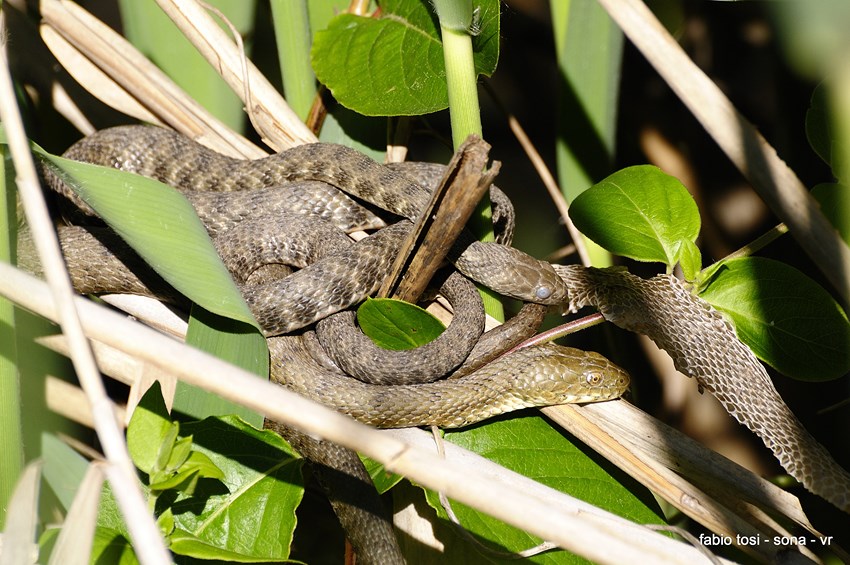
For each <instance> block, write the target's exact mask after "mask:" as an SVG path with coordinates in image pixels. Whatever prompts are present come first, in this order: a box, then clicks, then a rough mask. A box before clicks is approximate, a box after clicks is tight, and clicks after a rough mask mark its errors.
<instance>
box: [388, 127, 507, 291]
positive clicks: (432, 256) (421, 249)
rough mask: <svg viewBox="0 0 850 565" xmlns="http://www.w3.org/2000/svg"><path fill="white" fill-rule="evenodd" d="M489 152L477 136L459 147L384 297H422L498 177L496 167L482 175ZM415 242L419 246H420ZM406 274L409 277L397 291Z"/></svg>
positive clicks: (391, 274)
mask: <svg viewBox="0 0 850 565" xmlns="http://www.w3.org/2000/svg"><path fill="white" fill-rule="evenodd" d="M489 151H490V145H489V144H487V143H486V142H485V141H483V140H482V139H481V138H479V137H477V136H469V138H467V140H466V141H464V142H463V144H461V146H460V147H459V148H458V151H457V153H455V155H454V157H452V160H451V161H450V162H449V165H448V167H447V168H446V172H445V174H444V175H443V179H442V181H441V182H440V184H439V186H438V187H437V188H436V190H435V191H434V193H433V195H432V196H431V200H430V201H429V203H428V206H427V207H426V209H425V210H423V211H422V213H421V214H420V215H419V218H418V219H417V221H416V222H415V224H414V228H413V230H411V233H410V235H409V236H408V238H407V241H406V242H405V244H404V245H403V246H402V251H401V252H400V253H399V255H398V257H397V258H396V262H395V263H394V264H393V268H392V269H391V271H390V276H388V277H387V280H386V281H385V282H384V285H383V287H382V288H381V290H380V292H379V295H380V296H392V297H393V298H399V299H401V300H408V301H414V300H415V299H416V298H418V297H419V295H421V294H422V292H423V291H424V290H425V286H426V285H427V284H428V282H429V281H430V280H431V277H432V276H433V275H434V272H435V271H436V270H437V269H438V268H439V266H440V264H441V263H442V262H443V259H444V258H445V256H446V253H448V251H449V249H450V248H451V245H452V243H454V241H455V239H457V236H458V235H459V234H460V232H461V230H462V229H463V227H464V226H465V225H466V222H467V220H468V219H469V217H470V216H471V215H472V213H473V211H474V210H475V205H476V204H477V203H478V201H479V200H481V196H482V195H483V194H484V192H485V191H486V190H488V189H489V188H490V184H492V182H493V179H494V178H495V176H496V174H497V172H498V169H499V166H498V164H497V163H494V167H493V169H491V170H490V171H489V172H487V173H484V167H485V166H486V164H487V156H488V153H489ZM435 210H436V212H435ZM417 242H421V243H419V244H418V246H417ZM402 272H404V273H405V274H404V275H403V276H401V278H400V280H399V282H398V285H397V286H396V285H395V284H394V283H395V281H396V280H398V279H399V273H402ZM394 286H396V289H395V291H392V289H393V287H394Z"/></svg>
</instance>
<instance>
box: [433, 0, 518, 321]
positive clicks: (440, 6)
mask: <svg viewBox="0 0 850 565" xmlns="http://www.w3.org/2000/svg"><path fill="white" fill-rule="evenodd" d="M433 3H434V7H435V8H436V10H437V16H438V17H439V19H440V32H441V35H442V38H443V59H444V61H445V65H446V86H447V88H448V95H449V117H450V119H451V125H452V143H453V144H454V148H455V149H457V148H458V147H459V146H460V144H461V143H463V141H464V140H465V139H466V138H467V137H468V136H469V135H470V134H475V135H478V136H482V137H483V129H482V127H481V108H480V106H479V104H478V75H477V73H476V72H475V62H474V59H473V57H472V36H471V35H470V34H469V29H470V26H471V25H472V14H473V9H472V2H471V1H470V0H434V1H433ZM470 221H471V226H472V229H473V231H474V232H475V233H476V234H477V235H478V237H479V239H481V241H492V240H493V238H494V235H493V222H492V212H491V210H490V199H489V197H487V196H486V195H485V197H484V198H482V200H481V202H480V203H479V205H478V209H477V211H476V213H475V214H474V215H473V216H472V218H471V219H470ZM480 291H481V297H482V299H483V300H484V310H485V311H486V312H487V313H488V314H490V316H492V317H494V318H496V319H497V320H504V318H505V314H504V309H503V308H502V303H501V302H500V301H499V299H498V297H497V296H496V295H495V294H494V293H492V292H491V291H490V290H489V289H484V288H481V289H480Z"/></svg>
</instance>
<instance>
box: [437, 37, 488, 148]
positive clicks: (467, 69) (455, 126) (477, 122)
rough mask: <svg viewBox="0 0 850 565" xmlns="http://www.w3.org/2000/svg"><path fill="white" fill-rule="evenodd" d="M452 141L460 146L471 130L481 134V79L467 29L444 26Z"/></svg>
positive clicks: (444, 51)
mask: <svg viewBox="0 0 850 565" xmlns="http://www.w3.org/2000/svg"><path fill="white" fill-rule="evenodd" d="M442 35H443V54H444V57H445V61H446V83H447V85H448V90H449V112H450V117H451V123H452V142H453V143H454V147H455V149H457V148H458V147H459V146H460V144H461V143H463V140H465V139H466V138H467V136H468V135H470V134H475V135H481V134H482V129H481V110H480V108H479V106H478V80H477V76H476V74H475V64H474V62H473V59H472V37H471V36H470V35H469V34H468V33H466V31H455V30H451V29H447V28H445V27H444V28H442Z"/></svg>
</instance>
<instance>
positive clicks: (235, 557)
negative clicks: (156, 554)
mask: <svg viewBox="0 0 850 565" xmlns="http://www.w3.org/2000/svg"><path fill="white" fill-rule="evenodd" d="M169 541H170V542H171V545H170V546H169V549H171V551H172V552H173V553H176V554H177V555H186V556H188V557H194V558H196V559H204V560H215V561H216V562H221V561H224V562H227V563H279V562H280V560H281V558H278V557H264V556H255V555H250V554H244V553H239V552H238V551H231V550H229V549H224V548H221V547H217V546H215V545H212V544H210V543H207V542H205V541H204V540H203V539H200V538H198V537H196V536H194V535H192V534H190V533H189V532H187V531H185V530H181V529H179V528H178V529H175V530H174V532H173V533H172V534H171V538H170V539H169Z"/></svg>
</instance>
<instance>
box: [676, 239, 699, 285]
mask: <svg viewBox="0 0 850 565" xmlns="http://www.w3.org/2000/svg"><path fill="white" fill-rule="evenodd" d="M679 264H680V265H681V266H682V273H683V274H684V275H685V280H688V281H693V280H696V278H697V277H698V276H699V272H700V269H702V254H701V253H700V252H699V247H697V244H696V243H694V242H693V241H690V240H685V241H683V242H682V249H681V251H680V253H679Z"/></svg>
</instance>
